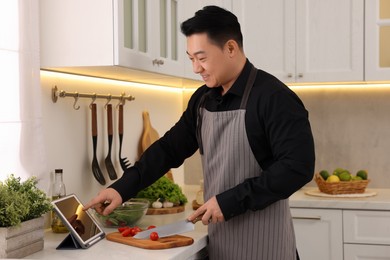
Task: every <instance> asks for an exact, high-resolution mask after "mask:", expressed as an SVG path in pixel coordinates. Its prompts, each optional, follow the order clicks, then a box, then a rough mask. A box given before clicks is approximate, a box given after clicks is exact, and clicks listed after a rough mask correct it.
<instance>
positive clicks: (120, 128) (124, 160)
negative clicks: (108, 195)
mask: <svg viewBox="0 0 390 260" xmlns="http://www.w3.org/2000/svg"><path fill="white" fill-rule="evenodd" d="M118 121H119V123H118V133H119V162H120V164H121V167H122V170H123V171H125V170H126V169H127V168H128V167H129V166H130V162H129V160H128V159H127V157H125V158H122V141H123V105H122V104H120V105H119V119H118Z"/></svg>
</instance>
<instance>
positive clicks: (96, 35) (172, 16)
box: [40, 0, 184, 77]
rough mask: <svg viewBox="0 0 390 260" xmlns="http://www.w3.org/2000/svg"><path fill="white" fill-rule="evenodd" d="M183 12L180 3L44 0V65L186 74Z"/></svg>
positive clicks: (86, 71)
mask: <svg viewBox="0 0 390 260" xmlns="http://www.w3.org/2000/svg"><path fill="white" fill-rule="evenodd" d="M181 10H182V8H180V7H179V1H178V0H158V1H157V0H83V1H77V0H66V1H62V0H41V1H40V17H41V22H40V25H41V28H40V29H41V67H42V68H49V69H54V70H58V69H59V68H70V67H72V69H76V72H77V70H78V71H79V72H80V74H94V73H97V76H101V77H105V76H107V75H109V74H113V76H111V77H115V74H116V73H120V72H122V71H123V68H131V69H137V70H142V71H148V72H154V73H161V74H167V75H173V76H183V73H184V69H183V65H182V64H183V58H184V54H183V53H180V52H179V49H180V48H179V33H180V30H179V22H180V21H179V17H180V16H181V14H180V12H181ZM65 70H66V69H65ZM99 73H100V74H99ZM109 77H110V76H109Z"/></svg>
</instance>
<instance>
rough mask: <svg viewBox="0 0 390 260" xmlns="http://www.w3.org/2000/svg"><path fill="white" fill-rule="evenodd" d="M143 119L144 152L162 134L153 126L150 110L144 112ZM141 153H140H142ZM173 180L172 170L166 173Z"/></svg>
mask: <svg viewBox="0 0 390 260" xmlns="http://www.w3.org/2000/svg"><path fill="white" fill-rule="evenodd" d="M142 119H143V122H144V128H143V132H142V136H141V151H140V153H141V154H142V153H143V152H144V151H145V150H146V149H147V148H148V147H149V146H150V145H151V144H153V143H154V142H155V141H157V140H158V139H160V136H159V134H158V132H157V130H156V129H154V128H153V126H152V123H151V122H150V116H149V112H148V111H143V112H142ZM141 154H140V155H141ZM165 175H166V176H167V177H168V178H169V179H170V180H171V181H173V175H172V172H171V170H169V171H168V172H167V173H166V174H165Z"/></svg>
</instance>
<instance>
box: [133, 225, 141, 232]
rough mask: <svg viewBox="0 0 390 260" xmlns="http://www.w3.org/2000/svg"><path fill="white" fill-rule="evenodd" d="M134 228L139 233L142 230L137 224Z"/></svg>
mask: <svg viewBox="0 0 390 260" xmlns="http://www.w3.org/2000/svg"><path fill="white" fill-rule="evenodd" d="M133 229H134V231H135V232H137V233H138V232H141V231H142V229H141V228H140V227H137V226H135V227H133Z"/></svg>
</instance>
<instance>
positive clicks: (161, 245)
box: [106, 232, 194, 249]
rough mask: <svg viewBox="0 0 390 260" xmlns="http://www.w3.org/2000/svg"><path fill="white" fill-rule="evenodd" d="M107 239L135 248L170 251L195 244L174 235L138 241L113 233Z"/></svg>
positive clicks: (189, 238) (191, 240) (186, 238)
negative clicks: (170, 249)
mask: <svg viewBox="0 0 390 260" xmlns="http://www.w3.org/2000/svg"><path fill="white" fill-rule="evenodd" d="M106 239H107V240H110V241H113V242H118V243H121V244H125V245H129V246H135V247H139V248H144V249H168V248H174V247H181V246H189V245H191V244H193V243H194V239H193V238H192V237H186V236H181V235H174V236H169V237H162V238H159V239H158V240H156V241H152V240H150V239H136V238H133V237H123V236H122V235H121V233H119V232H113V233H109V234H107V235H106Z"/></svg>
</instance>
